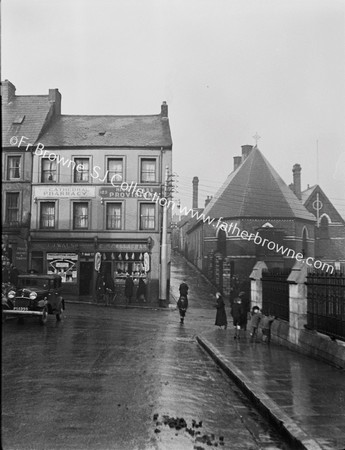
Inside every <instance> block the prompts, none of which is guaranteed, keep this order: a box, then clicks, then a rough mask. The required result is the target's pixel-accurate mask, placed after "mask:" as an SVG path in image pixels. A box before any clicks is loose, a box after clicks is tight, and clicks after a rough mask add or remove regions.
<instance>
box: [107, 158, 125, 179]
mask: <svg viewBox="0 0 345 450" xmlns="http://www.w3.org/2000/svg"><path fill="white" fill-rule="evenodd" d="M107 164H108V167H107V170H108V177H107V182H108V183H111V182H113V183H121V182H122V181H123V160H122V159H121V158H108V161H107Z"/></svg>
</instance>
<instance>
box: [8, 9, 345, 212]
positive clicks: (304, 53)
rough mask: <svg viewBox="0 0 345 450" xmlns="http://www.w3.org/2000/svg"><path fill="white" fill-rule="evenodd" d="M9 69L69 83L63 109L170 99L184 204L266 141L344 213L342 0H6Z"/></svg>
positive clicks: (143, 108)
mask: <svg viewBox="0 0 345 450" xmlns="http://www.w3.org/2000/svg"><path fill="white" fill-rule="evenodd" d="M1 34H2V35H1V41H2V68H1V70H2V72H1V79H2V80H4V79H9V80H10V81H11V82H12V83H14V84H15V86H16V88H17V94H18V95H32V94H47V93H48V89H49V88H58V89H59V90H60V92H61V93H62V113H63V114H116V115H121V114H158V113H159V112H160V105H161V103H162V101H163V100H166V101H167V103H168V105H169V118H170V126H171V132H172V138H173V170H174V171H176V172H177V173H178V174H179V194H178V198H180V199H181V203H182V205H183V206H191V198H192V192H191V189H192V178H193V176H194V175H197V176H198V177H199V180H200V184H199V206H203V205H204V200H205V197H206V195H212V194H214V193H215V191H216V190H217V189H218V187H219V185H220V184H222V183H223V181H224V179H225V178H226V177H227V175H228V174H229V173H230V172H231V171H232V166H233V156H236V155H239V154H240V151H241V145H243V144H254V139H253V137H252V136H253V135H254V134H255V133H256V132H258V133H259V135H260V136H261V139H260V140H259V143H258V146H259V148H260V150H261V151H262V153H263V154H264V155H265V157H266V158H267V159H268V160H269V161H270V163H271V164H272V165H273V167H274V168H275V169H276V170H277V171H278V173H279V174H280V175H281V177H282V178H283V179H284V181H285V182H286V183H287V184H289V183H290V182H291V181H292V166H293V164H295V163H296V162H298V163H300V164H301V166H302V188H306V187H307V184H310V185H313V184H315V183H316V182H317V163H316V160H317V158H316V155H317V151H316V149H317V141H318V148H319V152H318V153H319V184H320V185H321V187H322V189H323V190H324V191H325V193H326V194H327V195H328V197H329V198H330V199H331V201H332V202H333V203H334V205H335V206H336V207H337V208H338V210H339V211H340V212H341V213H342V215H343V216H344V217H345V148H344V129H345V1H344V0H341V1H340V0H310V1H309V0H298V1H295V0H253V1H252V0H239V1H237V0H97V1H96V0H48V1H47V0H30V1H28V0H2V30H1Z"/></svg>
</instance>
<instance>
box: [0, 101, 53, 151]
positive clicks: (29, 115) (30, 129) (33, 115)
mask: <svg viewBox="0 0 345 450" xmlns="http://www.w3.org/2000/svg"><path fill="white" fill-rule="evenodd" d="M51 107H52V104H51V103H49V99H48V95H16V96H15V97H13V99H12V101H11V102H10V103H3V104H2V145H3V147H10V146H11V144H10V139H11V137H12V136H18V137H21V136H25V137H27V138H28V139H26V141H25V142H27V143H30V144H32V145H33V144H34V143H35V142H36V141H37V139H38V138H39V135H40V132H41V130H42V127H43V126H44V124H45V122H46V119H47V116H48V113H49V110H50V108H51ZM23 116H25V117H24V120H23V121H22V123H20V124H19V123H18V124H14V123H13V122H14V121H15V119H18V118H19V119H20V118H21V117H23ZM22 148H24V146H22Z"/></svg>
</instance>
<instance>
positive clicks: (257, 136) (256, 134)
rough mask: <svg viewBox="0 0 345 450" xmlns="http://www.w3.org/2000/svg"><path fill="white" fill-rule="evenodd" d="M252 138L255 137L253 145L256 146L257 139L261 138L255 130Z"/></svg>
mask: <svg viewBox="0 0 345 450" xmlns="http://www.w3.org/2000/svg"><path fill="white" fill-rule="evenodd" d="M253 138H254V139H255V147H257V146H258V140H259V139H261V136H259V135H258V132H256V133H255V134H254V136H253Z"/></svg>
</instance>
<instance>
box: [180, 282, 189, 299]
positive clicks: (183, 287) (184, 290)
mask: <svg viewBox="0 0 345 450" xmlns="http://www.w3.org/2000/svg"><path fill="white" fill-rule="evenodd" d="M188 290H189V287H188V284H187V283H186V280H182V283H181V284H180V287H179V291H180V297H186V298H187V300H188Z"/></svg>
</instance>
